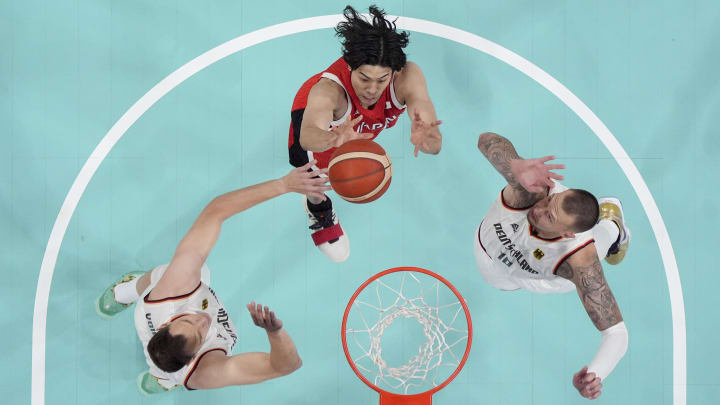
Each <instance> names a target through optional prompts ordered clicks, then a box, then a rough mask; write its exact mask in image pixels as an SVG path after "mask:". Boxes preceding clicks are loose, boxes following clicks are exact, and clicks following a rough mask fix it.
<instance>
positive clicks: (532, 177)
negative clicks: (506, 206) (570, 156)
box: [510, 156, 565, 193]
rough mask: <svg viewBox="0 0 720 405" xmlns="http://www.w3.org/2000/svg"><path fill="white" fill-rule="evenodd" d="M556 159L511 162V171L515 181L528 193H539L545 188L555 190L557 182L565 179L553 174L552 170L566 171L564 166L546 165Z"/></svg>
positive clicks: (551, 157)
mask: <svg viewBox="0 0 720 405" xmlns="http://www.w3.org/2000/svg"><path fill="white" fill-rule="evenodd" d="M553 159H555V156H545V157H541V158H537V159H514V160H511V161H510V170H511V171H512V174H513V176H514V177H515V180H516V181H517V182H518V183H519V184H520V185H521V186H522V187H523V188H524V189H525V190H527V191H529V192H531V193H539V192H541V191H543V190H545V187H549V188H553V187H554V186H555V182H553V179H555V180H563V179H564V178H565V177H563V176H561V175H559V174H557V173H554V172H551V170H556V169H564V168H565V165H562V164H546V162H548V161H550V160H553Z"/></svg>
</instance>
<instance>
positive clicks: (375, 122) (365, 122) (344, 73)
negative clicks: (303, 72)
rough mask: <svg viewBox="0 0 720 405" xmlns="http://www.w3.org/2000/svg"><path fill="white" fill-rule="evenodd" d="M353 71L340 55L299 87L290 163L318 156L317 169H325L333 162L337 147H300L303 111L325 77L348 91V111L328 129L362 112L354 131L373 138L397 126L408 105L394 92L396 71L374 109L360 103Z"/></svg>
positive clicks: (292, 110)
mask: <svg viewBox="0 0 720 405" xmlns="http://www.w3.org/2000/svg"><path fill="white" fill-rule="evenodd" d="M350 74H351V70H350V66H349V65H348V64H347V62H345V60H344V59H343V58H340V59H338V60H336V61H335V62H334V63H333V64H332V65H330V66H329V67H328V68H327V69H325V70H324V71H323V72H320V73H318V74H316V75H314V76H312V77H311V78H310V79H308V80H307V81H306V82H305V83H304V84H303V85H302V86H301V87H300V89H299V90H298V92H297V94H296V95H295V99H294V100H293V104H292V108H291V118H292V122H291V123H290V137H289V139H288V148H289V150H290V163H291V164H293V165H294V166H296V167H299V166H302V165H303V164H305V163H307V162H308V161H310V160H312V159H316V160H317V165H316V166H317V168H319V169H323V168H326V167H328V163H329V162H330V156H331V155H332V154H333V152H334V151H335V149H336V148H330V149H328V150H326V151H323V152H310V151H305V150H303V149H302V147H300V141H299V140H300V125H301V122H302V112H304V110H305V107H306V106H307V102H308V96H309V95H310V90H311V89H312V88H313V86H315V84H317V82H318V81H320V79H322V78H325V79H328V80H332V81H333V82H335V83H336V84H338V85H339V86H340V87H342V88H343V89H344V90H345V97H346V99H347V110H346V111H345V113H344V114H343V116H342V117H340V119H338V120H335V121H332V122H331V123H330V127H329V128H328V129H332V128H333V127H336V126H339V125H341V124H342V123H343V122H345V121H346V120H348V119H349V120H353V119H355V118H357V117H358V116H359V115H362V116H363V119H362V121H361V122H359V123H358V124H357V125H356V126H355V128H354V129H355V131H356V132H365V133H372V134H373V137H372V139H375V138H376V137H377V136H378V134H380V132H381V131H382V130H383V129H385V128H390V127H392V126H394V125H395V124H396V123H397V120H398V117H400V115H401V114H402V113H403V112H404V111H405V107H406V106H405V105H403V104H401V103H400V101H398V99H397V97H396V95H395V73H393V77H392V78H391V79H390V83H389V84H388V86H387V87H386V88H385V90H384V91H383V92H382V94H381V95H380V98H379V99H378V101H377V102H376V103H375V106H374V107H373V108H372V109H367V108H365V107H363V106H362V104H361V103H360V99H359V98H358V96H357V94H356V93H355V89H354V88H353V86H352V82H351V80H350ZM296 112H297V113H296Z"/></svg>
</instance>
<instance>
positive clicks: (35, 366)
mask: <svg viewBox="0 0 720 405" xmlns="http://www.w3.org/2000/svg"><path fill="white" fill-rule="evenodd" d="M391 18H394V17H391ZM341 19H342V15H329V16H319V17H311V18H304V19H300V20H293V21H288V22H285V23H282V24H277V25H272V26H269V27H266V28H263V29H260V30H257V31H253V32H250V33H248V34H245V35H242V36H240V37H238V38H235V39H232V40H230V41H228V42H225V43H224V44H221V45H219V46H217V47H215V48H213V49H211V50H209V51H207V52H205V53H204V54H202V55H200V56H198V57H197V58H195V59H193V60H191V61H190V62H188V63H186V64H185V65H183V66H182V67H180V68H179V69H178V70H176V71H174V72H173V73H171V74H170V75H169V76H167V77H166V78H165V79H163V80H162V81H160V82H159V83H158V84H156V85H155V86H154V87H153V88H152V89H150V91H148V92H147V93H145V95H143V96H142V97H141V98H140V100H138V101H137V102H136V103H135V104H133V106H132V107H130V109H129V110H128V111H127V112H126V113H125V114H123V116H122V117H120V119H119V120H118V121H117V122H116V123H115V125H113V126H112V128H110V131H108V133H107V134H105V136H104V137H103V139H102V140H101V141H100V143H99V144H98V145H97V146H96V147H95V150H93V152H92V153H91V154H90V157H89V158H88V160H87V161H86V162H85V164H84V165H83V167H82V169H80V173H79V174H78V176H77V177H76V178H75V181H74V182H73V184H72V186H71V187H70V191H69V192H68V194H67V196H66V197H65V201H64V202H63V205H62V207H61V208H60V212H59V213H58V216H57V219H56V220H55V224H54V225H53V228H52V231H51V232H50V238H49V239H48V244H47V247H46V248H45V255H44V256H43V261H42V264H41V266H40V275H39V276H38V284H37V291H36V293H35V308H34V313H33V338H32V384H31V390H32V392H31V403H32V405H44V404H45V333H46V326H47V307H48V300H49V298H50V284H51V283H52V276H53V272H54V271H55V264H56V262H57V257H58V253H59V251H60V245H61V244H62V240H63V238H64V237H65V232H66V231H67V227H68V225H69V223H70V219H71V218H72V215H73V213H74V212H75V209H76V208H77V204H78V202H79V201H80V197H82V194H83V192H84V191H85V188H86V187H87V185H88V183H89V182H90V179H92V177H93V175H94V174H95V172H96V171H97V169H98V167H99V166H100V164H101V163H102V161H103V160H104V159H105V157H106V156H107V155H108V153H109V152H110V150H111V149H112V148H113V147H114V146H115V144H116V143H117V141H118V140H119V139H120V138H121V137H122V136H123V135H124V134H125V132H126V131H127V130H128V128H130V126H132V125H133V124H134V123H135V121H137V119H138V118H140V116H142V115H143V114H144V113H145V112H146V111H147V110H148V109H149V108H150V107H151V106H152V105H153V104H155V103H156V102H157V101H158V100H160V99H161V98H162V97H163V96H164V95H165V94H167V93H168V92H170V90H172V89H174V88H175V87H176V86H178V85H179V84H180V83H182V82H184V81H185V80H187V79H188V78H190V77H191V76H192V75H194V74H195V73H197V72H199V71H201V70H202V69H204V68H206V67H208V66H210V65H212V64H213V63H215V62H217V61H219V60H221V59H223V58H225V57H227V56H229V55H232V54H234V53H236V52H239V51H241V50H243V49H245V48H248V47H250V46H253V45H257V44H260V43H263V42H265V41H269V40H271V39H275V38H280V37H284V36H288V35H293V34H297V33H301V32H305V31H312V30H318V29H325V28H332V27H334V26H335V25H336V24H337V23H338V22H339V21H340V20H341ZM397 24H398V27H399V28H402V29H407V30H410V31H416V32H420V33H423V34H428V35H433V36H436V37H440V38H444V39H447V40H450V41H453V42H457V43H460V44H463V45H466V46H469V47H471V48H474V49H477V50H479V51H481V52H484V53H486V54H488V55H490V56H493V57H495V58H497V59H499V60H501V61H503V62H505V63H507V64H508V65H510V66H512V67H514V68H515V69H517V70H519V71H521V72H522V73H524V74H526V75H527V76H529V77H530V78H532V79H533V80H535V81H536V82H537V83H539V84H540V85H542V86H543V87H545V88H546V89H548V90H549V91H550V92H551V93H553V94H554V95H555V96H556V97H557V98H559V99H560V100H561V101H562V102H563V103H565V105H567V106H568V107H569V108H570V109H571V110H572V111H574V112H575V114H577V115H578V117H580V119H582V120H583V121H584V122H585V123H586V124H587V125H588V127H590V129H591V130H592V131H593V132H594V133H595V135H597V137H598V138H600V140H601V141H602V142H603V144H604V145H605V147H607V148H608V150H609V151H610V154H611V155H612V156H613V157H614V158H615V160H616V161H617V162H618V164H619V165H620V167H621V168H622V170H623V172H624V173H625V175H626V176H627V178H628V180H629V181H630V184H631V185H632V187H633V189H634V190H635V193H636V194H637V196H638V198H639V199H640V202H641V203H642V206H643V209H644V210H645V213H646V214H647V216H648V219H649V221H650V225H651V227H652V230H653V233H654V234H655V238H656V239H657V243H658V248H659V249H660V255H661V257H662V261H663V265H664V266H665V276H666V278H667V283H668V289H669V290H670V306H671V310H672V324H673V404H674V405H685V401H686V376H687V370H686V367H687V365H686V358H685V353H686V347H685V341H686V339H685V336H686V335H685V304H684V300H683V295H682V287H681V284H680V275H679V273H678V267H677V262H676V260H675V252H674V251H673V248H672V244H671V243H670V236H669V235H668V232H667V228H666V227H665V222H664V221H663V219H662V216H661V215H660V211H659V210H658V207H657V204H656V203H655V200H654V199H653V197H652V194H651V193H650V190H649V189H648V187H647V184H645V181H644V180H643V178H642V176H641V175H640V172H639V171H638V170H637V168H636V167H635V164H634V163H633V162H632V160H630V157H629V156H628V155H627V153H626V152H625V150H624V149H623V148H622V146H620V143H619V142H618V141H617V139H615V136H614V135H613V134H612V133H611V132H610V130H609V129H608V128H607V127H606V126H605V124H603V123H602V121H600V119H599V118H598V117H597V116H596V115H595V114H594V113H593V112H592V111H591V110H590V109H589V108H588V107H587V106H586V105H585V104H584V103H583V102H582V101H580V99H579V98H577V97H576V96H575V95H574V94H573V93H572V92H570V90H568V89H567V88H566V87H565V86H563V85H562V84H561V83H560V82H558V81H557V80H555V78H553V77H552V76H550V75H549V74H547V73H546V72H545V71H543V70H542V69H540V68H539V67H537V66H535V65H534V64H532V63H531V62H530V61H528V60H527V59H525V58H523V57H521V56H519V55H517V54H515V53H514V52H512V51H510V50H508V49H505V48H503V47H502V46H500V45H498V44H496V43H494V42H491V41H488V40H487V39H484V38H481V37H479V36H477V35H475V34H471V33H469V32H466V31H462V30H459V29H457V28H453V27H450V26H447V25H443V24H438V23H435V22H432V21H427V20H420V19H415V18H409V17H400V18H399V19H398V20H397Z"/></svg>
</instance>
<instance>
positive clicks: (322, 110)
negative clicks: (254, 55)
mask: <svg viewBox="0 0 720 405" xmlns="http://www.w3.org/2000/svg"><path fill="white" fill-rule="evenodd" d="M369 11H370V16H371V18H370V20H367V19H365V18H363V16H361V15H360V14H358V13H357V12H356V11H355V9H353V8H352V7H350V6H348V7H346V8H345V10H344V12H343V14H344V15H345V21H343V22H341V23H339V24H338V25H337V27H335V32H336V34H337V35H338V36H339V37H341V38H343V56H342V58H340V59H338V60H337V61H335V62H334V63H333V64H332V65H330V67H328V68H327V69H326V70H325V71H323V72H321V73H318V74H316V75H315V76H313V77H311V78H310V79H309V80H308V81H306V82H305V83H304V84H303V85H302V87H300V90H299V91H298V93H297V95H296V96H295V100H294V101H293V105H292V110H291V119H292V122H291V124H290V139H289V145H288V146H289V152H290V164H292V165H293V166H295V167H300V166H302V165H304V164H306V163H308V162H309V161H312V160H313V159H314V160H317V164H316V165H315V166H313V170H319V169H323V168H326V167H327V165H328V163H329V161H330V155H332V153H333V152H334V151H335V149H336V148H337V147H338V146H340V145H342V144H343V143H345V142H347V141H351V140H354V139H374V138H375V137H376V136H377V135H378V134H379V133H380V131H382V130H383V129H385V128H390V127H392V126H393V125H395V123H396V122H397V120H398V117H399V116H400V115H401V114H402V113H403V111H405V110H406V109H407V110H408V114H409V116H410V117H411V118H412V127H411V136H410V142H411V143H412V144H413V145H414V146H415V156H417V155H418V152H419V151H422V152H424V153H429V154H433V155H435V154H438V153H439V152H440V148H441V146H442V135H441V134H440V131H439V129H438V125H439V124H441V121H438V120H437V117H436V116H435V107H434V106H433V103H432V101H431V100H430V96H429V94H428V90H427V85H426V83H425V77H424V76H423V73H422V70H420V67H418V65H416V64H415V63H412V62H409V61H407V60H406V57H405V53H404V52H403V48H405V47H406V46H407V44H408V34H407V33H406V32H397V30H396V26H395V23H394V22H392V21H388V20H387V19H386V18H385V12H384V11H383V10H381V9H379V8H377V7H375V6H371V7H370V10H369ZM304 205H305V209H306V211H307V213H308V218H309V220H310V231H311V236H312V239H313V241H314V242H315V245H317V246H318V248H320V250H321V251H322V252H323V253H324V254H325V255H326V256H327V257H329V258H330V259H331V260H333V261H335V262H342V261H345V260H346V259H347V258H348V257H349V256H350V242H349V240H348V238H347V234H345V232H344V231H343V229H342V228H341V227H340V223H339V221H338V219H337V216H336V215H335V211H334V210H333V207H332V202H331V201H330V198H329V197H327V195H325V196H324V198H322V199H321V198H316V197H312V196H308V197H307V198H306V199H305V201H304Z"/></svg>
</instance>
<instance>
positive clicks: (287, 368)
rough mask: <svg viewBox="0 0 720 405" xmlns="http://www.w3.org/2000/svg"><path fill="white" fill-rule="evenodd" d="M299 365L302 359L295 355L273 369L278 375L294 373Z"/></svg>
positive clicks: (300, 365)
mask: <svg viewBox="0 0 720 405" xmlns="http://www.w3.org/2000/svg"><path fill="white" fill-rule="evenodd" d="M300 367H302V359H301V358H300V356H295V358H294V359H292V360H289V361H286V362H283V364H280V365H278V366H276V367H275V371H276V372H277V373H278V374H280V376H286V375H288V374H292V373H294V372H295V371H297V370H298V369H299V368H300Z"/></svg>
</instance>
